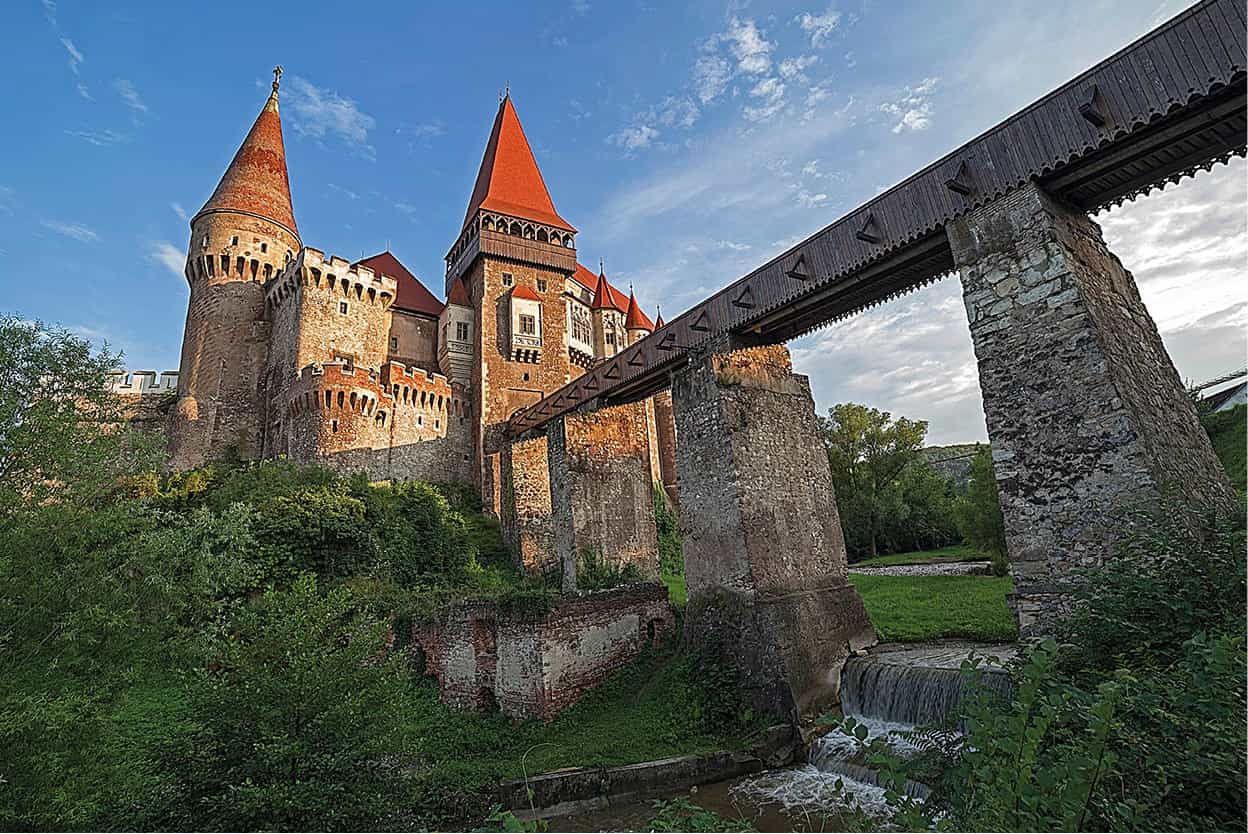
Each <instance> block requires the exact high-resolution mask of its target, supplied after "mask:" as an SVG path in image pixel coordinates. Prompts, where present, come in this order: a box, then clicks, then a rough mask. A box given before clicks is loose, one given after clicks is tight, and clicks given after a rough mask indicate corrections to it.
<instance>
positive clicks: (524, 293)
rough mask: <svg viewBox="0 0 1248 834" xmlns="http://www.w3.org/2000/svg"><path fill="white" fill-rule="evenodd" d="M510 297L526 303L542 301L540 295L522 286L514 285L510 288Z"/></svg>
mask: <svg viewBox="0 0 1248 834" xmlns="http://www.w3.org/2000/svg"><path fill="white" fill-rule="evenodd" d="M511 297H512V298H523V299H526V300H528V301H541V300H542V297H541V296H540V295H538V294H537V293H535V292H533V290H531V289H529V288H528V287H526V286H525V285H524V284H516V286H514V287H512V290H511Z"/></svg>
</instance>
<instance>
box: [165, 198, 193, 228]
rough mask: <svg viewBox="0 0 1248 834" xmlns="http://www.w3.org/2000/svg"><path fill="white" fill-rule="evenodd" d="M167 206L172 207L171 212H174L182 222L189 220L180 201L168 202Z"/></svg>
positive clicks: (188, 221)
mask: <svg viewBox="0 0 1248 834" xmlns="http://www.w3.org/2000/svg"><path fill="white" fill-rule="evenodd" d="M169 208H171V209H173V213H174V214H176V215H177V216H178V219H179V220H181V221H182V222H183V223H190V222H191V218H190V216H189V215H187V213H186V209H184V208H182V204H181V203H170V204H169Z"/></svg>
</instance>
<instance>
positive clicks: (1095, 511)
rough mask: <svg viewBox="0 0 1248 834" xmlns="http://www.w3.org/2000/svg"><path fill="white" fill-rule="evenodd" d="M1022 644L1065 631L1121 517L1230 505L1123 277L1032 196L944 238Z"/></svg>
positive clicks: (1082, 234)
mask: <svg viewBox="0 0 1248 834" xmlns="http://www.w3.org/2000/svg"><path fill="white" fill-rule="evenodd" d="M948 234H949V242H950V245H951V246H952V248H953V253H954V260H955V262H956V263H957V264H958V270H959V274H960V275H961V279H962V286H963V294H964V300H965V302H966V310H967V318H968V319H969V321H970V328H971V337H972V340H973V341H974V345H975V355H976V357H977V359H978V360H979V379H980V387H981V389H982V390H983V396H984V413H985V415H986V417H987V422H988V435H989V437H990V438H991V440H992V457H993V462H994V464H995V466H996V474H997V485H998V487H999V490H1000V495H1001V508H1002V510H1003V511H1004V514H1005V527H1006V540H1007V544H1008V549H1009V555H1010V564H1011V572H1012V573H1013V575H1014V583H1015V590H1016V597H1015V599H1014V607H1015V615H1016V617H1017V618H1018V621H1019V626H1020V630H1021V632H1022V634H1023V635H1024V636H1034V635H1038V634H1043V633H1046V632H1047V631H1050V630H1051V627H1052V624H1053V622H1054V621H1055V619H1057V618H1060V617H1061V616H1063V615H1064V614H1065V612H1066V610H1067V608H1068V604H1069V600H1068V598H1067V597H1066V592H1067V591H1068V590H1069V583H1070V581H1071V579H1072V574H1073V573H1074V572H1075V571H1076V570H1078V569H1079V568H1084V567H1089V566H1092V565H1095V564H1097V563H1098V562H1100V561H1101V560H1102V559H1103V558H1104V557H1105V556H1106V555H1107V554H1108V553H1109V551H1110V548H1111V546H1112V543H1113V541H1114V539H1115V537H1116V535H1117V534H1118V532H1119V531H1120V530H1121V528H1122V526H1123V524H1124V523H1125V521H1126V518H1125V515H1124V510H1126V509H1127V508H1129V507H1132V506H1140V505H1146V506H1147V505H1152V504H1155V503H1156V501H1157V499H1158V497H1159V495H1160V494H1161V492H1162V491H1163V490H1166V489H1170V490H1173V491H1174V492H1175V493H1176V495H1177V496H1178V497H1179V498H1180V499H1181V502H1182V503H1183V504H1185V505H1187V506H1191V507H1198V506H1214V507H1223V508H1229V507H1231V506H1232V505H1233V503H1234V501H1235V498H1234V493H1233V492H1232V490H1231V488H1230V485H1229V483H1228V482H1227V480H1226V475H1225V473H1224V472H1223V470H1222V467H1221V465H1220V464H1219V463H1218V460H1217V458H1216V457H1215V456H1214V453H1213V449H1212V447H1211V446H1210V444H1209V438H1208V436H1207V435H1206V434H1205V432H1204V430H1203V429H1202V428H1201V426H1200V423H1199V421H1198V420H1197V416H1196V411H1195V409H1194V407H1193V406H1192V403H1191V400H1190V399H1189V398H1188V396H1187V394H1186V391H1185V390H1184V387H1183V384H1182V382H1181V381H1180V379H1179V375H1178V373H1177V372H1176V371H1175V369H1174V365H1173V364H1171V362H1170V357H1169V355H1168V354H1167V353H1166V349H1165V346H1164V345H1163V344H1162V342H1161V337H1160V336H1159V335H1158V333H1157V327H1156V325H1155V324H1154V323H1153V320H1152V318H1151V317H1150V316H1149V314H1148V311H1147V310H1146V309H1145V308H1144V305H1143V303H1142V302H1141V301H1140V295H1139V292H1138V290H1137V289H1136V286H1135V280H1134V279H1133V278H1132V276H1131V273H1130V272H1128V271H1127V270H1126V269H1124V268H1123V266H1122V263H1121V262H1120V261H1119V260H1118V258H1117V257H1116V256H1115V255H1114V254H1113V253H1112V252H1110V251H1109V249H1108V248H1107V247H1106V246H1105V242H1104V240H1103V239H1102V237H1101V231H1100V227H1099V226H1098V225H1097V224H1096V223H1095V222H1093V221H1092V220H1091V219H1090V218H1088V217H1087V216H1086V215H1084V214H1083V213H1082V212H1080V211H1078V210H1077V209H1073V208H1071V207H1068V206H1065V205H1062V204H1060V203H1058V202H1057V201H1055V200H1054V199H1053V198H1051V197H1050V196H1049V195H1047V194H1046V193H1044V192H1043V191H1042V190H1041V189H1039V188H1038V187H1035V186H1028V187H1026V188H1022V189H1019V190H1018V191H1015V192H1014V193H1012V194H1010V195H1008V196H1007V197H1004V198H1002V199H1000V200H998V201H997V202H995V203H993V204H991V205H989V206H986V207H984V208H982V209H980V210H978V211H976V212H974V213H972V214H971V215H968V216H967V217H964V218H962V219H959V220H957V221H954V222H952V223H951V224H950V225H949V226H948Z"/></svg>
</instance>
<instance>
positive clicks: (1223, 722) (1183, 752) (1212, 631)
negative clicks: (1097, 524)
mask: <svg viewBox="0 0 1248 834" xmlns="http://www.w3.org/2000/svg"><path fill="white" fill-rule="evenodd" d="M1190 517H1191V516H1190V513H1185V512H1181V511H1179V510H1177V509H1176V508H1174V507H1163V508H1162V512H1160V513H1158V514H1157V515H1156V516H1155V517H1152V518H1150V519H1148V520H1147V521H1146V520H1145V519H1143V518H1141V517H1138V516H1137V517H1135V518H1133V519H1131V521H1132V522H1133V524H1134V526H1133V527H1130V528H1129V531H1130V532H1129V535H1128V536H1127V537H1126V538H1125V539H1124V541H1123V543H1122V545H1121V546H1120V548H1119V549H1118V551H1117V552H1116V554H1115V559H1114V560H1113V561H1111V562H1110V563H1109V564H1108V565H1106V566H1105V567H1104V568H1103V569H1099V570H1096V571H1091V572H1089V573H1088V574H1087V575H1086V576H1085V577H1084V579H1085V582H1084V586H1083V589H1082V590H1081V592H1080V595H1079V598H1078V600H1077V603H1076V608H1075V611H1074V614H1073V616H1072V618H1071V619H1070V620H1069V621H1068V623H1067V624H1066V626H1065V627H1064V628H1063V629H1062V631H1061V634H1060V635H1059V637H1060V640H1061V642H1059V641H1057V640H1052V639H1050V640H1047V641H1045V642H1043V643H1041V644H1040V645H1037V646H1033V647H1032V648H1031V649H1029V650H1028V651H1026V652H1024V653H1023V655H1022V657H1021V658H1020V660H1019V661H1018V662H1017V663H1016V664H1015V666H1014V667H1013V669H1012V670H1011V671H1012V675H1013V677H1014V684H1015V688H1014V693H1013V695H1012V697H1011V698H1009V699H1008V700H1002V699H999V698H994V697H993V696H992V695H991V694H990V692H989V690H988V689H986V688H983V687H980V688H978V689H977V690H976V691H977V693H978V694H977V695H976V697H974V698H971V699H968V700H967V701H966V702H964V704H963V707H962V710H961V714H960V721H961V723H962V724H963V726H965V728H966V733H965V735H961V734H958V733H951V732H947V731H941V730H940V729H938V728H927V729H924V730H921V731H919V732H918V733H916V734H915V736H916V737H915V738H914V739H912V740H913V741H915V742H916V743H917V745H918V747H919V748H920V749H921V750H922V751H923V753H922V754H921V755H920V756H918V757H917V758H914V759H911V760H902V759H900V758H898V757H897V756H895V755H893V754H890V753H887V752H885V751H882V750H878V749H877V750H874V751H872V752H870V753H869V754H868V761H869V762H870V763H871V764H873V765H874V766H876V767H878V768H879V769H880V770H881V772H882V773H883V774H884V775H885V777H886V779H887V781H888V784H889V786H890V788H891V791H890V793H889V797H890V800H891V801H892V803H893V805H894V806H895V808H896V810H897V812H898V817H896V818H895V819H894V823H895V824H898V825H900V826H901V827H902V828H904V829H922V828H930V827H933V826H936V825H939V826H940V827H941V828H945V829H949V830H962V831H985V830H987V831H991V830H1014V831H1039V830H1065V831H1080V830H1093V831H1096V830H1102V831H1103V830H1144V829H1148V830H1163V831H1164V830H1239V829H1242V827H1243V825H1244V822H1245V820H1244V808H1245V803H1246V802H1248V795H1246V793H1245V782H1244V774H1245V772H1246V771H1248V754H1246V751H1248V730H1246V726H1245V722H1244V714H1245V709H1246V708H1248V703H1246V700H1245V690H1244V680H1245V676H1246V675H1248V662H1246V659H1245V656H1246V655H1245V649H1246V648H1248V645H1246V643H1248V641H1246V640H1245V635H1244V625H1243V624H1244V617H1245V569H1246V566H1245V556H1244V528H1243V523H1242V518H1241V519H1236V520H1235V521H1233V522H1226V521H1220V520H1217V519H1216V518H1210V519H1209V520H1208V521H1207V522H1206V523H1205V524H1204V525H1202V526H1201V527H1199V528H1198V529H1192V528H1191V527H1190V526H1185V522H1184V521H1183V520H1182V519H1190ZM964 668H965V669H966V673H967V674H969V675H972V676H974V675H975V674H976V670H975V668H974V664H973V663H968V664H966V667H964ZM910 776H923V777H924V778H926V779H927V781H928V782H929V783H931V784H932V787H933V791H932V797H931V798H930V799H929V800H928V801H927V802H924V803H919V802H915V801H912V800H906V799H904V798H903V797H902V796H901V788H902V784H903V780H904V779H905V778H907V777H910Z"/></svg>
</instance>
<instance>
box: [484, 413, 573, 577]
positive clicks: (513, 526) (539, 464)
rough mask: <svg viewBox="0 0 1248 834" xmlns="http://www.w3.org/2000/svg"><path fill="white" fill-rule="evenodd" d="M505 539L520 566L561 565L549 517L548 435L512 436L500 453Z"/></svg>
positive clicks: (534, 571)
mask: <svg viewBox="0 0 1248 834" xmlns="http://www.w3.org/2000/svg"><path fill="white" fill-rule="evenodd" d="M499 472H500V475H499V482H500V493H501V499H500V503H501V508H500V509H501V512H500V513H499V520H500V523H501V526H502V529H503V540H504V541H506V542H507V545H508V546H509V547H510V548H511V550H512V553H514V554H515V556H516V561H517V563H518V565H519V567H520V568H521V569H522V570H524V571H527V572H528V573H532V574H542V573H545V572H546V571H548V570H553V569H558V567H559V561H558V558H557V557H556V556H555V548H554V531H553V530H552V528H551V518H550V465H549V463H548V462H547V460H546V436H545V435H544V434H539V435H538V436H536V437H532V438H528V439H523V440H513V441H511V442H510V443H506V444H504V445H503V449H502V451H501V452H500V453H499Z"/></svg>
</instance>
